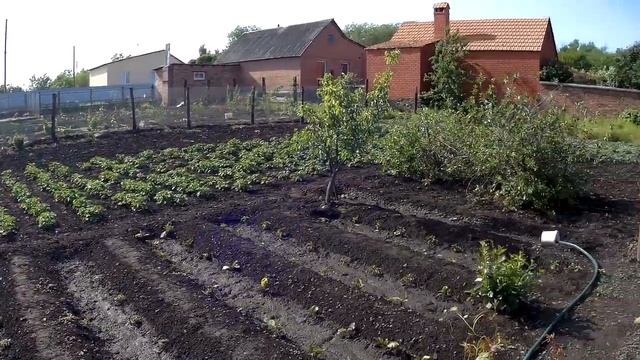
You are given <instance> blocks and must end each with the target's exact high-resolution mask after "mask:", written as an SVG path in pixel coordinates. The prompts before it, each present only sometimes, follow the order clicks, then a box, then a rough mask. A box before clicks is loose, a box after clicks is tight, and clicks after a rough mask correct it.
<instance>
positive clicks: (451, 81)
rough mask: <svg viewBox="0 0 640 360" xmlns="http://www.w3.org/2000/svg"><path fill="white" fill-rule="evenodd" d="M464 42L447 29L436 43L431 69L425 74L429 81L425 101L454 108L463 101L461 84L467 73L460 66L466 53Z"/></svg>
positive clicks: (439, 106)
mask: <svg viewBox="0 0 640 360" xmlns="http://www.w3.org/2000/svg"><path fill="white" fill-rule="evenodd" d="M465 46H466V43H465V42H464V41H462V38H461V37H460V35H459V34H458V33H457V32H455V31H454V32H451V31H449V30H447V35H446V36H445V38H444V39H443V40H442V41H439V42H438V44H437V45H436V51H435V54H434V56H433V57H432V58H431V63H432V64H433V71H432V72H431V73H430V74H427V75H426V76H425V80H427V81H429V82H430V83H431V90H429V92H428V93H427V94H426V99H427V102H428V103H429V104H430V105H431V106H434V107H437V108H442V107H444V108H454V107H456V106H458V105H460V104H461V103H462V102H463V101H464V92H463V85H464V82H465V81H466V80H467V73H466V71H465V70H464V69H463V68H462V62H463V60H464V56H465V55H466V50H465Z"/></svg>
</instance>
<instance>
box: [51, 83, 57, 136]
mask: <svg viewBox="0 0 640 360" xmlns="http://www.w3.org/2000/svg"><path fill="white" fill-rule="evenodd" d="M57 106H58V95H57V94H55V93H53V94H51V140H53V142H58V137H57V136H56V108H57Z"/></svg>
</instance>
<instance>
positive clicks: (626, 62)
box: [615, 41, 640, 90]
mask: <svg viewBox="0 0 640 360" xmlns="http://www.w3.org/2000/svg"><path fill="white" fill-rule="evenodd" d="M618 53H619V55H620V58H619V59H618V61H617V62H616V69H615V78H616V83H617V84H618V86H619V87H624V88H631V89H638V90H640V41H639V42H636V43H635V44H633V45H631V46H629V47H628V48H626V49H624V50H621V51H619V52H618Z"/></svg>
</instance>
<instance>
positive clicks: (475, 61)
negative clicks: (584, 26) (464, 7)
mask: <svg viewBox="0 0 640 360" xmlns="http://www.w3.org/2000/svg"><path fill="white" fill-rule="evenodd" d="M433 8H434V13H433V17H434V21H433V22H406V23H403V24H401V25H400V27H399V29H398V31H397V32H396V33H395V34H394V35H393V37H392V38H391V40H389V41H387V42H384V43H381V44H377V45H373V46H370V47H368V48H367V49H366V53H367V61H366V64H367V79H368V80H369V81H370V82H371V81H373V80H374V79H375V77H376V75H377V74H378V73H380V72H382V71H384V70H385V69H386V65H385V62H384V53H385V51H387V50H394V49H398V50H399V51H400V60H399V63H398V64H396V65H394V66H392V67H391V70H392V71H393V74H394V77H393V80H392V84H391V89H390V97H391V98H393V99H408V98H413V97H414V94H415V92H416V91H419V92H424V91H428V90H429V84H428V82H427V81H425V79H424V76H425V74H427V73H429V72H431V71H432V66H431V60H430V59H431V57H433V55H434V52H435V45H436V43H437V42H438V41H439V40H441V39H442V38H444V36H445V34H446V29H447V28H449V29H451V30H452V31H457V32H458V33H459V34H460V35H461V36H462V39H463V40H465V41H466V42H467V47H466V49H467V51H468V53H467V56H466V58H465V64H464V67H465V68H467V69H468V70H470V71H471V72H472V73H474V74H478V73H480V72H482V73H484V74H485V75H486V76H487V78H489V79H495V80H496V87H497V90H498V93H499V94H501V93H503V91H504V88H503V83H502V80H504V79H505V78H507V77H511V76H513V75H516V74H517V75H518V77H517V80H516V81H515V85H516V86H517V87H518V88H519V89H520V90H522V91H524V92H525V93H527V94H529V95H532V96H534V95H537V94H538V93H539V92H540V90H541V85H540V81H539V72H540V70H541V69H542V66H544V65H546V64H547V63H549V62H550V61H552V60H557V58H558V53H557V50H556V44H555V40H554V37H553V30H552V28H551V20H550V19H549V18H543V19H483V20H450V19H449V10H450V7H449V4H448V3H437V4H435V5H434V7H433Z"/></svg>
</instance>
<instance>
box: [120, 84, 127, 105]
mask: <svg viewBox="0 0 640 360" xmlns="http://www.w3.org/2000/svg"><path fill="white" fill-rule="evenodd" d="M120 95H122V101H121V102H125V100H126V98H125V97H124V86H122V87H121V88H120Z"/></svg>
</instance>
